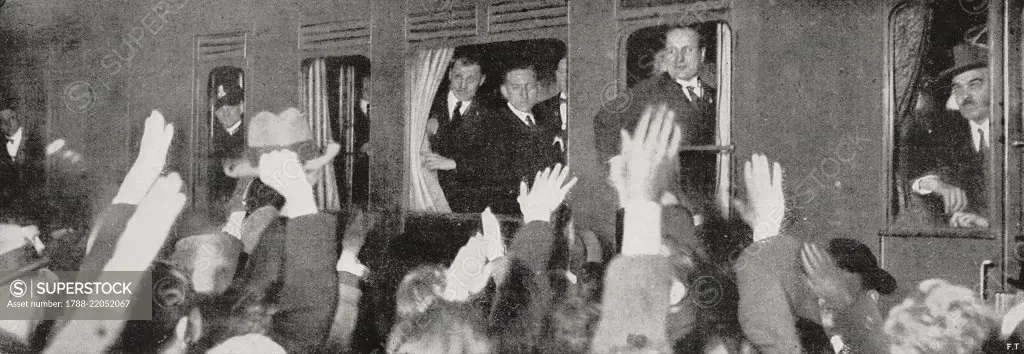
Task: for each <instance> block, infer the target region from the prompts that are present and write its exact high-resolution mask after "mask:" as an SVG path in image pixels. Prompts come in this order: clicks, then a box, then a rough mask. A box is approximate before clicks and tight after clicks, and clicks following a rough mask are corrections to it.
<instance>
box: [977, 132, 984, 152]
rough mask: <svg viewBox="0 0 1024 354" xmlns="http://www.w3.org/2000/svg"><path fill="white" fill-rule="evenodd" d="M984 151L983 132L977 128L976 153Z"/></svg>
mask: <svg viewBox="0 0 1024 354" xmlns="http://www.w3.org/2000/svg"><path fill="white" fill-rule="evenodd" d="M984 151H985V131H984V130H982V129H981V128H978V152H984Z"/></svg>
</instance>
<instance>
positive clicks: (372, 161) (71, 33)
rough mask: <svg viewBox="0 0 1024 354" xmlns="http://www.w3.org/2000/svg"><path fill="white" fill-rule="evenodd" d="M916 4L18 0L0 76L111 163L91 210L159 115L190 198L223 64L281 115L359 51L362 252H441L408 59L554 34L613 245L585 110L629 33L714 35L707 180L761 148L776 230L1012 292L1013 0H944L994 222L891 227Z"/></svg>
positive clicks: (1016, 186)
mask: <svg viewBox="0 0 1024 354" xmlns="http://www.w3.org/2000/svg"><path fill="white" fill-rule="evenodd" d="M930 3H931V2H927V1H896V0H885V1H882V0H841V1H796V0H792V1H788V0H773V1H741V0H733V1H729V0H711V1H697V0H658V1H651V0H647V1H645V0H586V1H583V0H576V1H567V0H522V1H504V0H501V1H499V0H479V1H470V0H384V1H371V0H337V1H306V0H290V1H269V0H232V1H218V2H208V1H195V0H145V1H128V0H102V1H93V2H85V1H74V2H58V1H50V0H46V1H17V0H11V1H8V2H7V4H5V5H4V6H3V8H2V9H0V46H2V47H0V48H2V50H0V61H2V62H3V66H4V69H3V70H2V71H0V74H2V75H3V78H2V79H3V80H4V84H5V85H8V86H10V87H14V88H16V90H17V92H18V95H19V97H21V98H22V100H23V101H24V102H25V107H24V109H25V111H26V115H27V116H31V117H33V119H36V120H35V121H34V122H33V123H32V124H37V125H38V126H45V129H46V132H47V135H48V138H50V139H55V138H58V137H59V138H64V139H66V140H67V142H68V144H69V145H72V146H78V147H80V150H81V151H82V152H83V155H85V156H88V157H89V160H90V165H91V166H90V168H91V169H92V170H94V171H109V172H110V173H104V174H100V175H98V176H97V177H96V180H94V181H92V185H93V186H94V190H92V191H88V193H89V194H93V195H95V196H97V197H96V198H95V200H99V201H103V200H109V198H110V196H111V194H112V193H113V191H114V190H116V186H117V185H118V183H120V177H119V176H120V175H122V174H123V173H124V172H125V171H127V169H128V167H129V166H130V164H131V161H132V160H133V156H131V155H132V154H133V153H134V151H135V146H137V145H138V142H139V140H140V137H141V132H142V122H143V120H142V119H141V118H142V117H146V116H147V115H148V113H149V111H150V110H153V109H158V110H160V111H162V112H163V114H164V115H165V116H166V117H168V119H170V120H172V121H173V122H174V123H175V125H176V126H177V127H179V129H180V130H179V134H178V137H177V138H176V139H175V147H174V149H175V150H176V151H179V152H180V153H178V154H176V155H173V156H172V157H171V162H170V164H171V166H172V169H175V170H178V171H182V173H183V175H185V176H189V178H188V180H189V181H190V183H192V184H191V189H190V190H191V192H192V193H203V191H205V189H204V188H206V187H205V186H204V185H203V184H202V183H200V181H202V179H203V177H202V173H203V172H202V171H201V169H202V168H203V166H202V165H201V163H200V162H199V161H198V158H197V156H201V155H202V153H203V151H206V150H204V149H208V148H209V146H208V145H207V144H208V143H207V138H208V137H209V136H210V134H211V132H210V124H211V123H210V118H209V117H210V116H209V107H210V103H209V99H208V97H209V96H208V94H209V93H208V90H209V82H210V81H209V80H210V73H211V72H212V71H213V70H215V69H216V68H218V67H224V66H229V67H235V68H240V69H242V71H243V72H244V95H245V102H246V110H247V111H248V112H258V111H263V110H267V111H280V110H282V109H283V108H285V107H289V106H298V107H303V106H304V105H306V104H307V103H308V102H307V100H306V97H307V96H306V92H307V90H308V89H309V87H308V84H309V81H308V78H309V75H310V74H309V70H310V67H309V66H308V63H310V61H311V60H315V59H317V58H356V59H358V60H362V61H363V62H365V63H368V68H366V67H363V69H361V70H368V71H369V73H372V74H369V73H366V74H369V78H368V79H366V80H367V81H368V84H367V85H366V86H365V87H366V90H367V91H368V92H367V94H368V95H369V96H371V97H373V98H375V99H374V100H373V101H371V106H370V108H369V113H368V118H367V119H368V122H369V124H368V128H367V129H368V130H367V132H366V134H368V136H367V140H368V141H369V144H368V148H367V151H366V154H367V155H368V161H369V162H368V163H369V165H368V170H369V174H370V176H369V181H370V182H369V185H368V187H366V188H367V190H366V191H365V194H366V201H365V204H366V205H367V207H368V208H369V209H371V210H374V211H378V212H380V213H382V214H383V215H384V216H385V218H384V222H383V223H382V225H380V227H381V232H380V233H379V234H381V235H402V236H395V237H394V238H392V239H380V240H376V241H377V242H380V243H381V244H382V245H385V248H390V249H396V248H398V249H403V250H406V251H407V252H406V251H403V252H391V253H390V254H386V253H381V254H380V255H379V257H378V259H377V260H375V262H381V263H388V262H399V261H400V260H397V259H396V258H400V257H403V256H404V255H405V254H406V253H415V252H417V251H423V252H427V253H430V252H436V253H438V254H443V253H445V252H450V251H452V250H454V249H457V247H456V248H453V246H452V245H453V244H455V243H457V240H451V239H445V238H443V237H439V236H437V233H438V232H437V230H452V229H459V228H461V229H471V228H472V227H473V226H472V224H473V221H472V220H473V217H472V216H468V215H459V214H445V213H437V212H431V211H429V210H419V209H418V208H417V207H416V206H415V205H414V202H413V201H412V198H410V194H411V193H412V189H413V188H414V187H412V185H413V184H414V182H415V181H413V179H414V177H413V176H412V173H410V171H409V168H408V162H409V161H410V159H411V158H412V157H411V153H410V151H413V149H410V144H411V141H412V140H413V139H412V135H414V134H418V132H415V131H413V130H414V129H412V127H411V126H410V124H409V120H408V117H409V114H410V113H409V112H410V103H409V102H410V95H411V93H410V92H411V91H410V87H409V85H410V83H409V81H410V80H409V77H410V75H411V71H412V70H415V65H413V64H412V63H414V59H415V58H416V56H417V55H418V53H423V52H426V51H431V50H437V49H441V48H455V47H459V46H472V45H481V44H487V43H496V42H507V41H521V40H537V39H551V40H557V41H558V42H560V43H563V44H564V47H565V51H566V56H567V60H568V71H569V81H570V91H571V93H572V94H571V96H570V101H569V110H570V113H569V115H570V116H571V117H572V121H571V124H569V139H570V141H571V142H572V143H570V144H569V151H568V161H569V165H570V166H572V168H573V170H574V171H575V173H576V175H577V176H579V177H580V183H579V184H578V185H577V187H576V188H577V190H576V193H573V194H572V195H571V196H570V197H569V200H570V201H569V204H570V205H571V206H572V208H573V209H574V210H575V212H576V213H577V218H578V221H577V222H579V223H581V224H586V225H589V226H590V227H591V228H592V229H593V231H595V232H596V233H597V234H598V235H600V236H601V238H602V240H603V241H604V243H605V244H606V245H610V244H611V243H612V242H614V237H615V236H614V235H615V209H616V207H615V205H616V201H615V200H614V196H613V195H612V194H611V193H609V191H610V190H609V189H608V186H607V182H606V175H607V172H606V170H607V165H606V164H605V162H604V161H600V160H599V158H598V156H597V153H596V151H595V148H594V143H593V141H594V135H595V131H594V124H593V119H594V117H595V116H596V115H597V114H598V112H599V110H601V109H602V108H603V107H606V106H608V105H609V104H613V103H614V102H615V100H621V99H628V97H625V98H624V97H622V96H623V95H624V94H625V93H626V92H628V91H627V88H628V84H627V81H629V74H630V73H629V69H628V63H627V61H628V60H629V59H628V53H627V47H628V46H629V43H630V42H629V41H630V38H631V36H632V35H633V34H634V33H637V31H639V30H643V29H645V28H652V27H657V26H665V25H689V24H696V23H717V24H723V25H721V26H720V27H719V28H724V30H719V31H718V32H717V33H718V37H717V41H716V43H717V45H718V46H719V50H718V51H717V52H716V53H717V58H716V61H717V63H716V65H717V66H716V67H717V75H718V76H717V78H718V84H717V85H718V89H719V106H718V114H719V118H718V119H719V122H718V130H717V136H716V142H717V143H716V144H715V147H713V148H711V149H712V150H714V151H716V153H717V154H718V156H720V157H719V161H720V163H719V165H718V166H719V167H718V170H717V173H718V175H719V176H720V178H719V180H718V185H717V186H718V188H719V190H721V191H729V192H730V193H733V194H737V193H740V194H741V193H742V190H741V189H740V188H738V187H737V186H738V185H737V184H736V181H737V173H736V168H735V166H737V165H738V164H739V162H740V161H742V159H743V158H744V157H746V156H750V154H751V153H753V152H763V153H765V154H767V155H768V156H770V157H772V158H774V159H778V160H779V161H780V162H781V163H782V165H783V166H785V167H786V175H785V178H786V182H787V196H788V197H789V200H788V203H789V214H790V215H791V216H792V217H793V219H794V220H795V221H796V222H795V223H793V225H795V226H794V227H793V229H792V230H790V232H793V233H795V234H798V235H800V236H801V237H805V238H808V239H810V240H817V241H825V240H827V239H829V238H833V237H848V238H855V239H858V240H861V241H863V242H864V243H866V244H868V245H870V246H871V247H872V248H873V249H874V252H875V254H877V255H879V257H880V258H881V262H882V266H883V267H884V268H885V269H887V270H888V271H889V272H891V273H892V274H894V275H895V276H896V277H897V280H898V281H899V284H900V286H901V289H902V290H908V289H910V290H912V284H915V283H917V282H919V281H921V280H923V279H928V278H934V277H942V278H946V279H950V280H951V281H953V282H955V283H960V284H964V285H967V286H972V287H975V289H977V290H979V291H984V292H986V294H987V295H989V296H992V295H993V294H995V293H997V292H1013V291H1014V288H1012V287H1011V286H1009V285H1008V284H1007V283H1006V280H1007V278H1014V277H1016V274H1017V273H1018V271H1019V268H1020V267H1019V265H1018V262H1019V261H1020V257H1022V254H1021V251H1020V247H1018V244H1017V242H1018V237H1020V235H1022V234H1024V232H1022V229H1021V228H1022V226H1021V222H1022V220H1024V216H1022V215H1021V211H1022V210H1024V208H1022V198H1024V194H1022V185H1021V181H1022V170H1021V161H1022V157H1021V155H1020V154H1021V151H1022V150H1021V146H1024V136H1022V135H1021V134H1022V131H1021V117H1020V112H1021V104H1022V100H1021V89H1022V82H1024V72H1022V69H1021V68H1022V63H1024V56H1022V55H1021V53H1022V50H1024V48H1022V45H1021V43H1022V42H1024V32H1022V31H1021V28H1022V26H1021V22H1022V20H1024V7H1022V6H1021V4H1019V3H1018V2H1015V1H1010V0H988V1H978V0H948V1H946V2H941V1H940V3H943V4H945V5H944V6H947V7H951V6H960V9H961V10H962V11H965V12H967V13H972V14H974V15H976V16H980V18H983V21H984V24H985V25H986V26H987V29H988V35H989V38H988V41H989V44H990V45H989V49H988V50H989V58H990V59H989V67H990V70H991V78H993V80H991V85H992V86H991V90H992V104H991V111H992V122H993V127H996V128H995V130H993V133H992V136H993V139H992V145H993V150H992V152H993V154H992V159H991V160H990V167H991V171H992V174H991V179H990V181H991V182H992V183H991V184H990V185H991V187H992V188H991V189H990V190H991V195H992V196H991V198H990V201H991V208H990V215H991V216H990V218H989V220H990V222H991V226H990V227H989V228H988V229H983V230H971V231H969V232H963V231H962V230H953V231H950V230H935V229H914V228H899V227H894V226H892V225H894V220H895V218H896V216H895V211H894V209H895V208H897V206H894V204H897V203H896V202H895V201H894V200H895V199H896V197H894V193H895V192H894V190H895V189H896V186H895V184H897V182H896V177H895V175H896V174H897V171H896V168H895V167H894V166H895V164H894V160H895V159H897V155H898V154H897V153H896V152H895V151H896V146H895V145H897V143H896V137H897V135H898V129H896V126H897V124H896V122H897V121H898V120H899V118H898V115H899V110H900V107H901V106H900V103H899V102H897V101H898V100H899V99H900V94H899V92H898V90H899V89H900V88H904V87H905V85H906V83H905V82H902V81H901V78H902V77H901V75H902V74H901V73H899V72H898V71H897V70H896V69H895V68H896V67H897V66H898V64H899V63H898V61H899V60H900V57H899V54H900V53H901V52H900V51H901V50H903V47H902V45H904V44H905V43H902V42H899V43H898V42H897V40H903V39H904V37H900V36H901V35H902V34H901V33H902V32H900V33H897V32H899V31H902V30H903V29H900V28H899V26H898V25H899V24H901V23H900V22H898V21H897V17H899V16H903V14H905V13H907V11H913V10H914V9H917V8H919V7H920V6H926V5H927V4H930ZM943 8H945V7H943ZM349 85H350V86H351V87H353V88H354V87H355V86H354V85H356V84H355V82H350V83H349ZM901 85H903V86H901ZM250 116H251V115H250ZM247 118H251V117H249V116H247ZM356 150H358V149H351V151H350V152H353V151H356ZM353 200H354V199H352V198H348V199H346V200H343V201H342V202H340V204H339V208H346V207H348V204H352V203H356V202H355V201H353ZM723 201H724V199H723ZM97 203H102V202H97ZM94 209H97V210H98V208H95V207H94ZM509 220H510V221H509V223H514V222H515V221H514V220H513V218H510V219H509ZM461 229H460V230H461ZM466 236H467V237H468V236H469V235H468V234H467V235H466ZM417 237H419V238H417ZM398 244H406V245H411V246H405V247H398V246H395V245H398ZM608 249H613V247H608ZM893 298H902V296H901V295H899V294H897V295H896V296H893Z"/></svg>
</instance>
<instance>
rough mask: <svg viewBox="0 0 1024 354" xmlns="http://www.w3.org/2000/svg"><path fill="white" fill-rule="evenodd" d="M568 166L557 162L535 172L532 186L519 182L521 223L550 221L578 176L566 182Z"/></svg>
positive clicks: (518, 199)
mask: <svg viewBox="0 0 1024 354" xmlns="http://www.w3.org/2000/svg"><path fill="white" fill-rule="evenodd" d="M568 177H569V167H567V166H566V167H562V164H557V165H555V166H554V167H553V168H552V167H548V168H545V169H544V170H543V171H540V172H537V176H536V177H535V178H534V179H533V188H527V187H526V182H521V183H520V184H519V198H517V199H516V200H517V201H518V202H519V210H520V211H521V212H522V213H523V223H524V224H525V223H529V222H531V221H547V222H550V221H551V213H553V212H554V211H555V209H558V206H559V205H561V204H562V201H564V200H565V195H566V194H568V193H569V190H570V189H572V187H573V186H575V185H576V181H577V180H578V178H576V177H573V178H572V179H571V180H569V182H568V183H566V182H565V179H566V178H568Z"/></svg>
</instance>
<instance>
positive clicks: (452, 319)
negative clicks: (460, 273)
mask: <svg viewBox="0 0 1024 354" xmlns="http://www.w3.org/2000/svg"><path fill="white" fill-rule="evenodd" d="M478 311H479V310H478V309H477V308H475V307H473V306H472V305H470V304H466V303H456V302H440V303H437V304H434V305H433V306H431V307H430V308H428V309H427V310H426V311H424V312H422V313H416V314H412V315H410V316H408V317H405V318H402V319H400V320H399V321H398V323H397V324H395V327H394V329H392V330H391V335H390V336H389V338H388V343H387V352H388V353H393V354H407V353H454V354H459V353H490V352H491V345H490V342H489V341H488V340H487V335H486V334H485V332H484V330H483V328H484V326H483V319H482V318H481V317H480V314H479V312H478Z"/></svg>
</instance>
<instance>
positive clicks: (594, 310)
mask: <svg viewBox="0 0 1024 354" xmlns="http://www.w3.org/2000/svg"><path fill="white" fill-rule="evenodd" d="M580 295H582V294H580ZM600 315H601V308H600V307H599V306H598V304H597V303H596V302H591V301H589V299H587V298H585V297H583V296H570V297H568V298H567V299H565V300H564V301H560V302H558V303H557V304H556V305H555V307H554V309H553V310H552V313H551V316H550V317H549V318H548V328H547V329H548V333H547V335H548V337H549V339H547V340H546V341H545V343H544V344H543V347H544V350H543V351H544V352H550V353H581V354H582V353H588V352H590V341H591V339H592V338H593V335H594V330H595V329H597V320H598V318H599V317H600Z"/></svg>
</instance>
